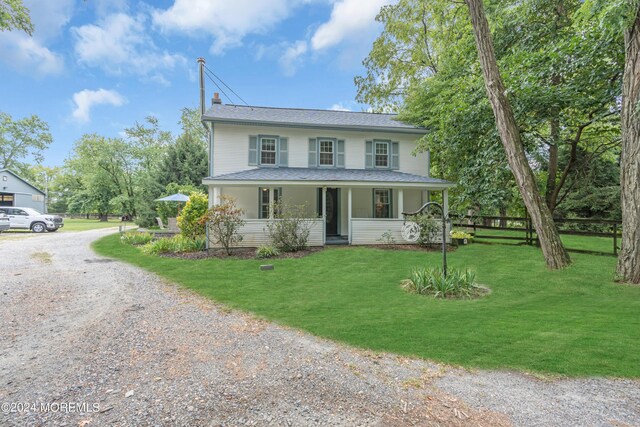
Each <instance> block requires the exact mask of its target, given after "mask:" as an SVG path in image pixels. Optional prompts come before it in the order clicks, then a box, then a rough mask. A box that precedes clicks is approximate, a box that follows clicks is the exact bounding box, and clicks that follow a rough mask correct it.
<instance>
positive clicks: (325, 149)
mask: <svg viewBox="0 0 640 427" xmlns="http://www.w3.org/2000/svg"><path fill="white" fill-rule="evenodd" d="M320 166H333V140H331V139H321V140H320Z"/></svg>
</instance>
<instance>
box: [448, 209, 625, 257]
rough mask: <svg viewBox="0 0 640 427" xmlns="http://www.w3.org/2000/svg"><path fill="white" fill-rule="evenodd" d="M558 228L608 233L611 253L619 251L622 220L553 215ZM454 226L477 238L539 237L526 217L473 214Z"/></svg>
mask: <svg viewBox="0 0 640 427" xmlns="http://www.w3.org/2000/svg"><path fill="white" fill-rule="evenodd" d="M554 221H555V223H556V226H557V227H558V232H559V233H560V234H564V235H574V236H593V237H608V238H611V239H612V240H613V255H618V249H619V247H618V238H619V237H620V233H621V231H622V226H621V225H622V222H621V221H613V220H598V219H582V218H571V219H569V218H554ZM453 225H454V226H456V227H465V228H468V229H471V228H472V229H473V234H474V236H475V237H476V238H478V239H489V240H491V239H499V240H519V241H524V243H526V244H528V245H538V244H539V242H538V238H537V236H536V232H535V229H534V228H533V224H532V222H531V218H529V217H501V216H476V217H470V218H466V219H463V220H459V221H453ZM478 230H503V231H518V232H523V233H524V236H497V235H490V234H482V233H481V232H479V231H478ZM568 250H571V251H573V252H582V253H595V254H602V253H606V254H610V252H601V251H593V250H586V249H576V248H569V249H568Z"/></svg>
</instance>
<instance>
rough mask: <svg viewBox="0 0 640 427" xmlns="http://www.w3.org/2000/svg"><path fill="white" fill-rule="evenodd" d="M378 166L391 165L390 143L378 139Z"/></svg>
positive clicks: (385, 166) (386, 166)
mask: <svg viewBox="0 0 640 427" xmlns="http://www.w3.org/2000/svg"><path fill="white" fill-rule="evenodd" d="M376 167H377V168H388V167H389V143H388V142H378V141H376Z"/></svg>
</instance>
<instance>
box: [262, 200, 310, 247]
mask: <svg viewBox="0 0 640 427" xmlns="http://www.w3.org/2000/svg"><path fill="white" fill-rule="evenodd" d="M273 209H274V212H275V215H274V216H275V218H274V219H273V220H271V221H269V223H268V224H267V232H268V233H269V238H270V239H271V245H272V246H275V247H276V248H277V249H278V250H279V251H281V252H297V251H301V250H303V249H306V247H307V243H308V241H309V233H310V232H311V225H312V222H311V221H310V219H311V218H310V217H309V215H308V213H307V211H308V210H307V205H306V204H302V205H289V204H287V203H282V202H280V203H276V204H275V205H274V207H273Z"/></svg>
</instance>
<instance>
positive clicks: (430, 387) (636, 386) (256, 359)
mask: <svg viewBox="0 0 640 427" xmlns="http://www.w3.org/2000/svg"><path fill="white" fill-rule="evenodd" d="M110 232H113V230H95V231H86V232H75V233H65V234H59V233H56V234H53V233H49V234H44V235H37V236H30V237H29V238H24V239H18V240H16V239H8V240H7V239H6V238H5V237H4V236H0V272H1V273H0V304H1V305H0V306H1V311H0V320H1V322H2V328H0V403H2V404H3V406H2V409H3V413H2V415H0V424H1V425H45V424H46V425H69V426H73V425H75V426H92V425H185V426H187V425H188V426H198V425H296V426H297V425H474V426H478V425H484V426H496V425H511V424H514V425H523V426H525V425H526V426H531V425H616V426H620V425H640V382H639V381H630V380H604V379H581V380H555V381H543V380H539V379H536V378H533V377H529V376H526V375H522V374H519V373H511V372H488V371H474V372H469V371H466V370H461V369H457V368H452V367H448V366H444V365H439V364H435V363H430V362H427V361H422V360H413V359H407V358H404V357H398V356H394V355H387V354H383V355H380V354H374V353H370V352H366V351H361V350H357V349H353V348H350V347H346V346H343V345H340V344H336V343H333V342H330V341H327V340H323V339H318V338H315V337H313V336H310V335H308V334H306V333H302V332H298V331H296V330H292V329H289V328H286V327H282V326H278V325H275V324H272V323H268V322H265V321H262V320H258V319H255V318H252V317H251V316H249V315H246V314H242V313H238V312H235V311H230V310H228V309H225V308H224V307H223V306H220V305H217V304H215V303H213V302H211V301H209V300H206V299H204V298H202V297H199V296H197V295H195V294H193V293H192V292H190V291H187V290H183V289H181V288H179V287H177V286H175V285H172V284H169V283H165V282H164V281H163V280H162V279H159V278H158V277H156V276H154V275H152V274H149V273H146V272H144V271H142V270H140V269H138V268H135V267H132V266H129V265H126V264H122V263H120V262H115V261H112V260H109V259H104V258H100V257H98V256H97V255H95V254H94V253H93V252H92V251H91V249H90V248H89V244H90V242H91V241H93V240H95V239H96V238H99V237H101V236H104V235H106V234H108V233H110ZM212 280H215V278H214V277H212ZM7 409H9V412H8V413H7V412H6V410H7Z"/></svg>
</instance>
